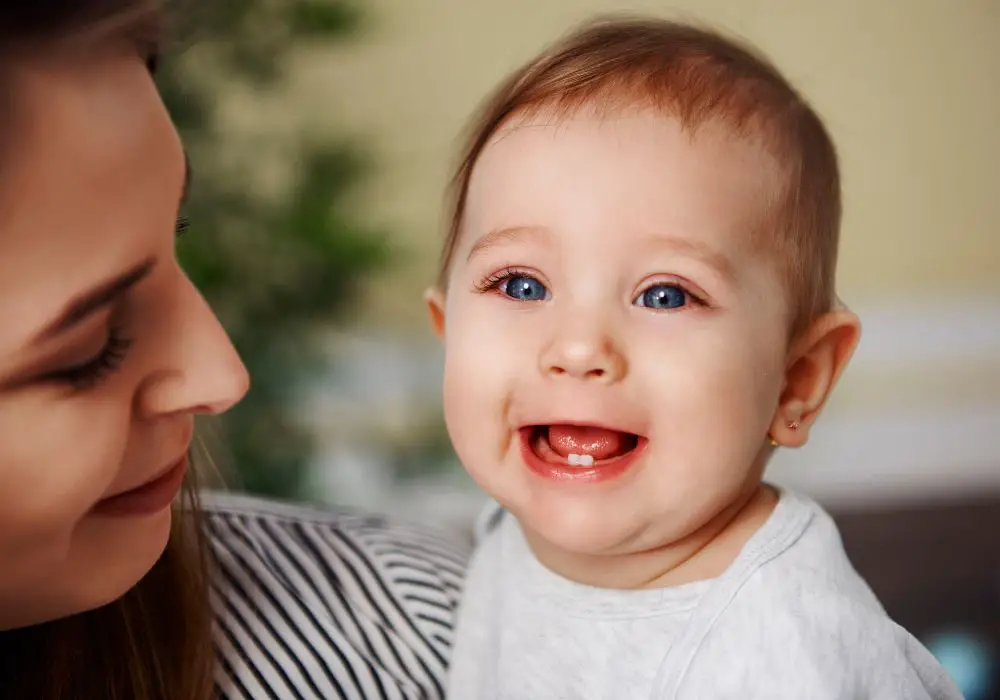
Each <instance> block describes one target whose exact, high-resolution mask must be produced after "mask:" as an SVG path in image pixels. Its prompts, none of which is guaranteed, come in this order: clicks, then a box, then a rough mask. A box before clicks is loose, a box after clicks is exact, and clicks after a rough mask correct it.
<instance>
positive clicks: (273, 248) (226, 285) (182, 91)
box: [157, 0, 386, 497]
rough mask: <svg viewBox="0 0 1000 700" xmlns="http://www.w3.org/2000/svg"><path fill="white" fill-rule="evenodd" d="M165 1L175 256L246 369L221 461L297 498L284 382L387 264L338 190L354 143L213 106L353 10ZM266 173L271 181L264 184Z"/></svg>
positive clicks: (290, 400)
mask: <svg viewBox="0 0 1000 700" xmlns="http://www.w3.org/2000/svg"><path fill="white" fill-rule="evenodd" d="M173 5H174V7H173V8H172V9H173V11H172V13H171V14H172V16H173V17H174V18H175V19H176V20H177V21H176V25H177V26H175V27H174V30H173V33H174V34H175V35H176V36H179V37H181V38H182V39H183V40H184V42H185V43H186V44H189V45H190V46H189V50H187V51H183V52H181V51H168V52H167V55H166V57H165V59H164V60H163V62H162V63H161V68H160V71H159V74H158V77H157V81H158V83H159V86H160V89H161V91H162V94H163V96H164V101H165V102H166V104H167V108H168V109H169V111H170V112H171V115H172V116H173V118H174V120H175V122H176V124H177V126H178V129H179V131H180V133H181V136H182V138H183V140H184V143H185V147H186V149H187V152H188V157H189V160H190V163H191V168H192V172H193V176H192V185H191V189H190V194H189V198H188V200H187V202H186V204H185V206H184V213H185V215H186V216H187V217H188V218H189V219H190V221H191V228H190V232H189V233H187V234H185V235H184V237H183V238H182V239H181V241H180V243H179V255H180V258H181V262H182V264H183V265H184V267H185V269H186V270H187V272H188V274H189V275H190V277H191V279H192V280H193V281H194V283H195V284H196V285H197V286H198V288H199V289H200V290H201V291H202V293H203V294H204V295H205V297H206V298H207V299H208V301H209V303H210V304H212V306H213V308H214V309H215V310H216V312H217V313H218V314H219V316H220V318H221V319H222V322H223V325H224V326H225V327H226V329H227V331H229V333H230V335H231V337H232V339H233V342H234V344H235V346H236V348H237V349H238V350H239V352H240V354H241V355H242V357H243V360H244V362H245V363H246V365H247V367H248V369H249V371H250V374H251V377H252V387H251V391H250V393H249V394H248V396H247V398H246V399H245V400H244V401H243V402H242V403H241V404H239V405H238V406H237V407H236V408H234V409H233V410H232V411H231V412H230V413H228V414H226V416H225V417H224V418H223V419H222V428H223V435H222V440H223V444H224V446H225V448H226V449H227V452H228V453H229V455H228V456H229V459H228V460H227V462H229V463H231V464H232V466H233V469H234V470H235V472H236V481H237V483H236V484H235V486H237V487H238V488H242V489H245V490H247V491H251V492H255V493H262V494H267V495H271V496H278V497H295V496H300V495H302V494H301V487H302V485H303V480H304V470H305V468H306V465H307V463H308V460H309V458H310V456H311V451H312V441H311V439H310V435H309V434H308V432H307V430H306V429H305V428H303V427H302V426H301V425H300V424H299V423H298V421H296V419H295V405H294V402H295V398H296V392H297V391H298V390H299V389H301V388H302V386H303V385H304V384H306V383H308V381H309V379H310V377H311V376H315V374H314V373H315V372H318V371H324V366H323V365H322V364H321V360H320V353H319V348H318V347H317V340H318V335H319V331H320V330H321V329H322V328H324V327H328V326H329V325H330V324H331V323H334V322H337V321H340V320H343V318H344V316H345V315H347V314H349V313H350V312H351V311H352V310H353V309H354V299H355V295H354V291H355V290H356V289H357V287H358V286H359V283H360V282H361V281H362V280H363V279H364V278H365V276H367V275H368V274H370V273H371V272H373V271H374V270H375V269H377V268H378V267H380V266H381V265H382V264H384V263H385V261H386V253H385V247H384V245H383V240H384V238H383V236H381V235H379V234H378V232H376V231H372V230H368V229H367V228H366V227H364V226H363V225H361V224H359V223H358V221H357V220H356V219H355V218H354V217H352V215H351V212H350V206H349V205H348V203H347V201H346V199H347V197H348V195H349V194H350V192H351V189H352V188H353V187H354V186H355V185H356V184H357V183H358V182H359V181H360V180H361V179H362V178H363V177H364V176H365V174H366V166H367V161H366V159H365V158H364V157H363V155H362V153H361V152H360V151H359V150H358V149H357V148H356V147H355V146H354V145H352V144H351V143H350V142H348V141H346V140H345V141H339V142H336V141H335V142H329V141H323V140H316V139H313V138H310V137H309V135H308V134H295V135H294V138H293V139H292V143H288V138H287V134H284V136H282V139H283V140H281V139H279V135H278V134H277V133H276V134H275V143H266V142H267V141H268V138H269V137H268V134H267V133H263V134H262V133H261V132H260V131H259V130H258V131H257V132H256V135H255V136H254V137H248V136H240V135H238V134H234V133H232V132H233V131H234V130H232V129H227V123H226V119H225V118H224V117H223V115H222V113H221V112H222V110H221V108H222V106H223V100H224V99H225V98H226V97H228V96H231V95H233V94H234V91H240V90H242V91H245V92H247V93H250V94H252V95H253V96H254V99H262V98H263V99H266V97H267V95H268V94H275V93H276V91H277V90H279V89H280V88H281V87H282V85H283V81H284V77H285V70H286V65H287V61H288V59H289V58H290V56H291V55H292V54H293V52H294V51H296V50H297V49H299V48H301V47H302V46H303V45H308V44H313V45H315V44H316V43H317V42H331V41H342V40H344V39H345V38H346V37H348V36H350V35H351V34H352V33H354V32H355V31H356V30H357V28H358V26H359V19H360V17H361V15H360V13H359V12H358V9H357V7H356V6H355V5H353V4H352V3H349V2H344V1H342V0H329V1H320V0H216V1H215V2H212V3H205V2H199V3H173ZM279 141H280V143H279ZM278 146H280V148H276V147H278ZM267 173H277V174H279V175H280V177H279V178H278V179H279V180H281V183H280V185H278V186H277V187H272V186H268V183H269V182H272V180H273V178H272V179H268V178H267V177H264V176H263V175H264V174H267Z"/></svg>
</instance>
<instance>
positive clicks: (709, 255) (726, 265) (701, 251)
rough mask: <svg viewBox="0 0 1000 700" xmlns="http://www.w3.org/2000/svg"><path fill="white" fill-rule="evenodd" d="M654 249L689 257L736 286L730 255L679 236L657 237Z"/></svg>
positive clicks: (652, 242) (654, 238)
mask: <svg viewBox="0 0 1000 700" xmlns="http://www.w3.org/2000/svg"><path fill="white" fill-rule="evenodd" d="M650 241H651V245H652V247H656V248H663V249H666V250H670V251H674V252H678V253H681V254H682V255H688V256H691V257H693V258H696V259H698V260H700V261H701V262H703V263H704V264H705V265H707V266H708V267H711V268H712V269H713V270H715V271H716V272H718V273H719V275H720V276H721V277H723V278H724V279H725V281H727V282H728V283H730V284H732V285H735V284H736V266H735V265H733V261H732V260H731V259H730V258H729V256H728V255H726V254H725V253H723V252H722V251H719V250H716V249H715V248H713V247H712V246H710V245H708V244H706V243H702V242H701V241H698V240H692V239H690V238H682V237H679V236H670V235H657V236H653V237H652V238H651V239H650Z"/></svg>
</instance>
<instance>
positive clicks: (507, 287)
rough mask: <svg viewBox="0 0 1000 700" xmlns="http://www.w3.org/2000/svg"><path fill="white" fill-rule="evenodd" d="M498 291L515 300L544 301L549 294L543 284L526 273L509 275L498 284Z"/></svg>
mask: <svg viewBox="0 0 1000 700" xmlns="http://www.w3.org/2000/svg"><path fill="white" fill-rule="evenodd" d="M500 291H501V292H503V293H504V294H506V295H507V296H509V297H510V298H511V299H516V300H517V301H544V300H545V299H546V298H547V297H548V294H549V290H547V289H546V288H545V285H544V284H542V283H541V282H539V281H538V280H536V279H535V278H534V277H529V276H528V275H510V276H509V277H508V278H507V279H505V280H504V281H503V284H501V285H500Z"/></svg>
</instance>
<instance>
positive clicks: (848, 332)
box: [771, 307, 861, 447]
mask: <svg viewBox="0 0 1000 700" xmlns="http://www.w3.org/2000/svg"><path fill="white" fill-rule="evenodd" d="M860 339H861V322H860V321H859V320H858V317H857V316H856V315H855V314H853V313H852V312H850V311H848V310H847V309H846V308H843V307H842V308H838V309H836V310H834V311H831V312H830V313H828V314H825V315H823V316H821V317H820V318H818V319H816V321H814V322H813V324H812V325H811V326H810V327H809V328H808V329H807V330H806V331H805V332H804V333H803V334H802V335H801V336H799V339H798V340H797V341H796V342H795V343H794V344H793V345H792V351H791V353H789V358H788V359H789V363H788V369H787V370H786V371H785V389H784V391H783V392H782V394H781V402H780V403H779V405H778V410H777V412H776V413H775V415H774V420H773V421H772V424H771V438H772V439H773V440H774V441H775V442H777V443H778V444H779V445H784V446H786V447H801V446H802V445H804V444H806V442H807V441H808V439H809V430H810V428H811V427H812V425H813V423H814V422H815V421H816V418H817V417H818V416H819V414H820V411H822V410H823V406H824V405H825V404H826V401H827V399H828V398H829V397H830V394H831V392H832V391H833V387H834V386H836V384H837V380H838V379H840V375H841V374H842V373H843V371H844V369H845V368H846V367H847V363H848V362H849V361H850V359H851V355H852V354H854V348H856V347H857V345H858V341H859V340H860Z"/></svg>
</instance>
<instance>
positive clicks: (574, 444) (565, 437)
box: [522, 424, 645, 470]
mask: <svg viewBox="0 0 1000 700" xmlns="http://www.w3.org/2000/svg"><path fill="white" fill-rule="evenodd" d="M522 440H523V441H524V442H525V443H526V447H527V448H528V449H529V450H530V451H531V454H532V456H533V457H535V458H536V459H538V460H539V461H540V462H542V463H544V464H546V465H551V466H553V467H557V468H558V467H569V468H577V469H583V470H587V469H599V468H604V467H609V466H613V465H616V464H619V463H621V462H623V461H625V460H629V461H631V460H630V458H631V457H633V456H635V454H636V453H637V452H638V451H639V448H640V447H641V446H643V445H644V444H645V439H644V438H642V437H640V436H639V435H635V434H634V433H628V432H623V431H620V430H614V429H611V428H602V427H597V426H587V425H572V424H552V425H534V426H529V427H526V428H523V429H522Z"/></svg>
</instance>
